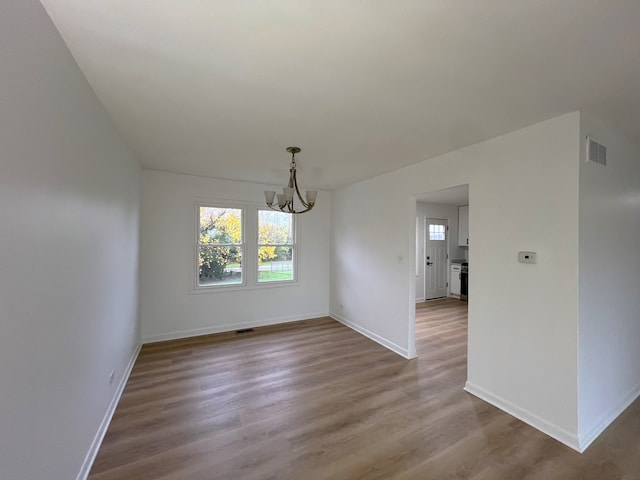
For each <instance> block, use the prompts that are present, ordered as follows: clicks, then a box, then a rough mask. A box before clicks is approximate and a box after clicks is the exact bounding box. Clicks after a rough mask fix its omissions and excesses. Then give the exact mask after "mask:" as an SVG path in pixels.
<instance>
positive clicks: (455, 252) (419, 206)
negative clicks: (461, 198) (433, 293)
mask: <svg viewBox="0 0 640 480" xmlns="http://www.w3.org/2000/svg"><path fill="white" fill-rule="evenodd" d="M425 217H428V218H437V219H440V220H448V221H449V232H447V235H448V236H447V240H448V242H447V243H448V244H449V261H448V262H447V278H449V276H450V274H451V260H455V259H461V258H466V256H467V253H468V248H466V247H459V246H458V207H457V206H455V205H441V204H437V203H428V202H417V203H416V237H417V245H418V248H417V249H416V257H417V258H416V265H417V267H418V268H417V275H416V301H421V300H424V298H425V285H424V269H425V258H424V239H425V233H424V219H425ZM449 281H450V280H449Z"/></svg>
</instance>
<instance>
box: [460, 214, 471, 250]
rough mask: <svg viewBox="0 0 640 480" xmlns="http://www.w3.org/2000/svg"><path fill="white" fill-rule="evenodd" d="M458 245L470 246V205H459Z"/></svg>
mask: <svg viewBox="0 0 640 480" xmlns="http://www.w3.org/2000/svg"><path fill="white" fill-rule="evenodd" d="M458 246H459V247H468V246H469V205H465V206H463V207H458Z"/></svg>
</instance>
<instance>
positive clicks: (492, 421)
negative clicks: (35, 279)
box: [90, 299, 640, 480]
mask: <svg viewBox="0 0 640 480" xmlns="http://www.w3.org/2000/svg"><path fill="white" fill-rule="evenodd" d="M466 318H467V316H466V305H465V304H464V303H461V302H459V301H457V300H451V299H447V300H437V301H434V302H429V303H426V304H419V305H418V308H417V321H416V324H417V327H416V331H417V333H416V337H417V339H418V340H417V350H418V354H419V357H418V358H417V359H414V360H410V361H409V360H405V359H403V358H401V357H399V356H398V355H396V354H394V353H392V352H390V351H388V350H386V349H385V348H383V347H381V346H379V345H378V344H376V343H374V342H372V341H370V340H368V339H367V338H365V337H363V336H361V335H359V334H357V333H355V332H353V331H352V330H350V329H348V328H347V327H344V326H342V325H341V324H339V323H337V322H335V321H333V320H331V319H329V318H324V319H317V320H309V321H303V322H299V323H295V324H288V325H281V326H276V327H265V328H260V329H256V330H255V331H254V332H250V333H244V334H221V335H210V336H205V337H198V338H195V339H188V340H182V341H172V342H164V343H159V344H153V345H146V346H144V348H143V349H142V352H141V353H140V356H139V358H138V360H137V362H136V365H135V367H134V369H133V372H132V374H131V378H130V380H129V383H128V384H127V387H126V389H125V391H124V394H123V396H122V399H121V401H120V404H119V405H118V408H117V410H116V413H115V416H114V418H113V421H112V423H111V426H110V427H109V430H108V432H107V435H106V437H105V439H104V443H103V445H102V448H101V449H100V452H99V454H98V457H97V458H96V461H95V463H94V466H93V470H92V471H91V475H90V479H91V480H107V479H109V480H116V479H117V480H123V479H124V480H130V479H132V480H144V479H154V480H155V479H162V480H215V479H224V480H245V479H246V480H249V479H254V480H273V479H292V480H313V479H335V480H347V479H348V480H351V479H368V480H373V479H417V480H418V479H419V480H425V479H438V480H440V479H473V480H503V479H513V480H521V479H540V480H553V479H558V480H571V479H576V480H577V479H580V480H590V479H593V480H609V479H615V480H622V479H624V480H631V479H640V402H638V401H636V402H635V403H634V404H633V405H632V406H631V407H630V408H629V409H627V411H626V412H625V413H623V414H622V416H621V417H619V418H618V419H617V420H616V422H615V423H614V424H613V425H612V426H610V427H609V428H608V429H607V430H606V431H605V433H604V434H603V435H602V436H601V437H600V438H599V439H598V440H596V442H595V443H594V444H593V445H592V446H591V447H590V448H589V449H588V450H587V452H586V453H584V454H582V455H580V454H578V453H576V452H574V451H573V450H571V449H569V448H568V447H565V446H564V445H562V444H560V443H558V442H556V441H555V440H552V439H551V438H549V437H547V436H546V435H544V434H542V433H540V432H538V431H537V430H535V429H533V428H531V427H529V426H528V425H526V424H524V423H522V422H520V421H519V420H516V419H515V418H513V417H511V416H509V415H507V414H505V413H503V412H501V411H500V410H498V409H497V408H494V407H492V406H491V405H489V404H487V403H485V402H483V401H481V400H479V399H477V398H475V397H473V396H472V395H470V394H468V393H466V392H464V391H463V390H462V387H463V385H464V382H465V380H466V328H467V322H466Z"/></svg>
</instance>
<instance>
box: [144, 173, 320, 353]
mask: <svg viewBox="0 0 640 480" xmlns="http://www.w3.org/2000/svg"><path fill="white" fill-rule="evenodd" d="M276 188H277V187H274V186H273V185H260V184H255V183H246V182H233V181H228V180H218V179H212V178H204V177H193V176H188V175H176V174H172V173H165V172H157V171H151V170H145V171H144V172H143V207H142V211H143V213H142V245H143V248H142V257H141V259H142V263H141V270H142V280H141V285H142V290H141V305H142V310H141V315H142V335H143V339H144V340H145V341H155V340H163V339H168V338H179V337H183V336H191V335H199V334H205V333H213V332H221V331H232V330H237V329H239V328H246V327H250V326H259V325H267V324H272V323H281V322H286V321H292V320H301V319H304V318H313V317H319V316H325V315H327V313H328V310H329V230H330V224H329V212H330V203H331V196H330V194H329V193H328V192H319V193H318V200H317V203H316V206H315V208H314V209H313V210H312V211H311V212H308V213H305V214H303V215H297V218H296V220H297V255H298V283H296V284H293V285H286V286H278V287H275V286H266V287H264V288H256V289H249V288H245V289H242V290H240V291H232V292H229V291H225V292H211V293H193V286H194V277H195V257H194V251H195V243H194V242H195V228H196V224H195V201H196V199H198V198H199V199H210V200H215V199H218V200H223V201H224V200H231V201H236V202H241V203H244V204H246V205H247V206H248V207H249V208H257V207H258V206H260V207H262V206H264V193H263V191H264V190H275V189H276Z"/></svg>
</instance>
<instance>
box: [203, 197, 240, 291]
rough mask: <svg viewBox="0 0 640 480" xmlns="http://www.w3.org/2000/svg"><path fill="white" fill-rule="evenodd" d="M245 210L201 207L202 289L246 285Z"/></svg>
mask: <svg viewBox="0 0 640 480" xmlns="http://www.w3.org/2000/svg"><path fill="white" fill-rule="evenodd" d="M242 214H243V210H242V208H227V207H214V206H206V205H199V206H198V217H199V225H198V247H197V248H198V286H211V285H238V284H242V283H243V279H244V275H243V271H244V268H243V264H242V254H243V251H244V244H243V237H244V235H243V224H242Z"/></svg>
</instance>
